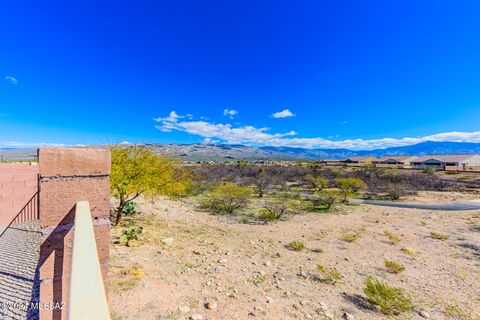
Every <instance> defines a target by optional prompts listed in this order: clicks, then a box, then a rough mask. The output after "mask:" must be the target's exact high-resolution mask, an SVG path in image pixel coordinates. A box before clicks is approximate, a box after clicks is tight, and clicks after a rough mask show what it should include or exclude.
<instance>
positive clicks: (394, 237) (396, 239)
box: [383, 230, 402, 244]
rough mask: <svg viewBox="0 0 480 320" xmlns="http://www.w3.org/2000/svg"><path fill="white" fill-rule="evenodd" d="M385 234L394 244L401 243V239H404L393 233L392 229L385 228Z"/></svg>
mask: <svg viewBox="0 0 480 320" xmlns="http://www.w3.org/2000/svg"><path fill="white" fill-rule="evenodd" d="M383 234H384V235H386V236H387V238H388V240H390V241H391V242H392V243H393V244H397V243H399V242H400V241H402V239H401V238H400V237H399V236H397V235H396V234H393V233H391V232H390V231H388V230H384V231H383Z"/></svg>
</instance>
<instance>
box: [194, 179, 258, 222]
mask: <svg viewBox="0 0 480 320" xmlns="http://www.w3.org/2000/svg"><path fill="white" fill-rule="evenodd" d="M250 197H251V190H250V188H249V187H247V186H237V185H236V184H234V183H231V182H229V183H225V184H224V185H221V186H218V187H216V188H215V189H213V190H211V191H210V192H208V194H207V195H206V197H204V198H203V199H202V200H201V201H200V205H201V207H202V208H204V209H207V210H209V211H211V212H213V213H227V214H232V213H234V212H235V210H237V209H242V208H245V207H246V206H247V204H248V202H249V201H250Z"/></svg>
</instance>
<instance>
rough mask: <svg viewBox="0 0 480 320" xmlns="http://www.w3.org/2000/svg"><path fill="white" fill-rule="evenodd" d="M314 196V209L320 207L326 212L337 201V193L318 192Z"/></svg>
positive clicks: (330, 191)
mask: <svg viewBox="0 0 480 320" xmlns="http://www.w3.org/2000/svg"><path fill="white" fill-rule="evenodd" d="M316 195H317V198H316V199H314V200H313V201H312V202H313V205H314V206H315V207H318V206H321V207H324V208H325V209H327V210H328V209H330V208H331V207H333V205H334V204H335V202H337V201H338V193H337V192H335V191H332V190H320V191H318V192H316Z"/></svg>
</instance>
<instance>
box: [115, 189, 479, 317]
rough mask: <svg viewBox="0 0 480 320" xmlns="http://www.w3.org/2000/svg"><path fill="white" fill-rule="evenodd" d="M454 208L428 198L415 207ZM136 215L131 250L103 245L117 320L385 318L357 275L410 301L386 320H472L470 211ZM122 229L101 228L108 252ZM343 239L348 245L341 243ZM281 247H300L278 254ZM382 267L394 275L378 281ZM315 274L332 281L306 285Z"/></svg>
mask: <svg viewBox="0 0 480 320" xmlns="http://www.w3.org/2000/svg"><path fill="white" fill-rule="evenodd" d="M425 197H427V198H428V199H429V200H428V201H426V200H425ZM459 198H460V197H458V196H457V195H453V196H449V195H448V194H439V193H430V194H428V195H424V196H423V200H422V202H423V203H429V202H430V203H441V202H447V201H451V200H452V199H459ZM477 198H478V196H477ZM440 200H442V201H440ZM409 201H410V200H409ZM140 210H141V211H142V212H143V213H144V214H141V215H139V216H137V217H136V218H135V220H136V222H137V224H138V225H140V226H143V227H144V233H143V234H142V235H141V237H140V240H138V241H133V242H132V244H131V246H130V247H126V246H124V245H120V244H115V243H113V244H112V246H113V248H112V250H111V267H110V281H111V286H110V295H109V299H110V300H109V301H110V307H111V310H112V312H113V314H114V319H117V320H118V319H135V320H138V319H142V320H148V319H219V320H220V319H247V320H248V319H275V320H276V319H344V318H347V317H348V319H357V320H358V319H365V320H366V319H369V320H370V319H391V317H389V316H385V315H383V314H381V313H380V312H378V311H376V310H375V308H373V307H372V305H370V304H369V303H368V302H367V301H366V299H365V294H364V292H363V289H364V281H365V279H366V278H367V277H368V276H372V277H374V278H376V279H380V280H381V281H384V282H386V283H388V284H389V285H393V286H395V287H399V288H402V289H404V290H405V292H406V293H407V294H408V295H410V296H411V298H412V301H413V303H414V306H415V308H414V310H412V311H408V312H405V313H403V314H401V315H399V316H397V317H395V318H396V319H410V320H420V319H424V318H426V317H427V316H428V317H430V319H436V320H442V319H448V320H454V319H455V320H457V319H461V320H477V319H480V260H479V257H480V211H458V212H457V211H432V210H421V209H407V208H391V207H380V206H371V205H366V204H362V205H350V206H341V207H340V208H339V209H338V210H337V211H334V212H331V213H304V214H300V215H296V216H293V217H291V218H290V219H288V220H287V221H278V222H274V223H269V224H254V223H250V224H248V223H247V224H241V223H239V222H238V217H225V216H214V215H210V214H208V213H206V212H202V211H199V210H198V209H197V208H196V206H195V204H194V203H193V202H191V201H189V200H186V201H171V200H166V199H161V200H158V201H156V202H154V203H148V202H145V203H144V204H142V205H141V206H140ZM122 229H123V228H116V229H114V230H113V235H114V237H113V242H115V236H118V235H119V234H120V232H121V230H122ZM385 231H388V232H390V233H391V234H393V235H395V236H396V237H397V238H398V241H396V242H394V241H391V240H390V238H389V237H388V236H387V235H386V234H385V233H384V232H385ZM346 232H347V233H358V235H359V237H358V239H357V240H356V241H354V242H348V241H346V240H345V238H344V235H345V233H346ZM439 238H440V239H439ZM293 240H297V241H300V242H302V243H304V245H305V249H303V250H302V251H292V250H289V249H288V248H286V245H287V244H288V243H289V242H291V241H293ZM384 259H388V260H393V261H395V262H398V263H399V264H401V265H403V266H404V268H405V270H404V271H402V272H400V273H398V274H394V273H391V272H389V271H388V270H387V269H386V267H385V264H384ZM317 264H322V265H324V266H325V267H328V268H330V267H334V268H336V269H337V270H338V271H339V272H340V273H341V275H342V279H341V280H340V281H338V282H337V283H335V284H328V283H324V282H322V281H318V278H319V276H320V274H319V271H318V270H317V269H316V265H317ZM346 313H348V315H346ZM421 313H422V314H421ZM352 317H353V318H352Z"/></svg>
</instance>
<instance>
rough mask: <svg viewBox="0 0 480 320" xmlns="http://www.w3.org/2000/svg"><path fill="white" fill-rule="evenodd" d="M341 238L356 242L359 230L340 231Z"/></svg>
mask: <svg viewBox="0 0 480 320" xmlns="http://www.w3.org/2000/svg"><path fill="white" fill-rule="evenodd" d="M342 238H343V240H344V241H346V242H350V243H352V242H356V241H357V240H358V239H359V238H360V232H358V231H348V230H344V231H343V232H342Z"/></svg>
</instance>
